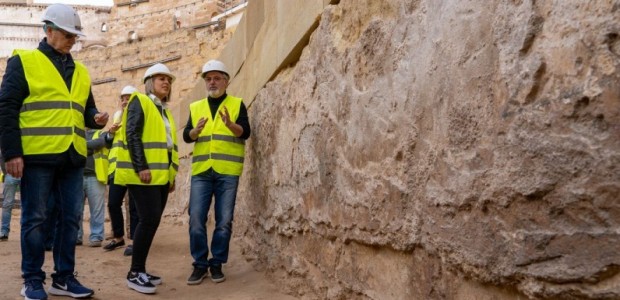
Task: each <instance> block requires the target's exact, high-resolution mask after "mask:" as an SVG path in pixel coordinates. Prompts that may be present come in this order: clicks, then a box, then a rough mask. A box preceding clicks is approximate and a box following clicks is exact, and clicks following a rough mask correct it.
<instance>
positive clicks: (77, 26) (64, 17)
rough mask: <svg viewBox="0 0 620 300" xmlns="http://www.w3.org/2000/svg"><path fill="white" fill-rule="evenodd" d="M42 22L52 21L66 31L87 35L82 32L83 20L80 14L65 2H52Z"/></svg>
mask: <svg viewBox="0 0 620 300" xmlns="http://www.w3.org/2000/svg"><path fill="white" fill-rule="evenodd" d="M41 21H42V22H52V23H54V25H55V26H56V27H58V28H60V29H62V30H64V31H66V32H69V33H73V34H77V35H80V36H86V35H85V34H84V33H82V22H80V16H78V14H77V12H76V11H75V10H74V9H73V7H71V6H68V5H65V4H59V3H57V4H52V5H50V6H48V7H47V9H46V10H45V13H44V14H43V17H42V18H41Z"/></svg>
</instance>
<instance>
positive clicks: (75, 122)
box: [0, 4, 109, 299]
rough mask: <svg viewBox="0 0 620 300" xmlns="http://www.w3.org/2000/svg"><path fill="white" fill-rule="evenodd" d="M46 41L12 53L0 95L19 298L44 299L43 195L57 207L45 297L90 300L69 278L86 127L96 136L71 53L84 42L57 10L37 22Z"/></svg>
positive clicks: (84, 76)
mask: <svg viewBox="0 0 620 300" xmlns="http://www.w3.org/2000/svg"><path fill="white" fill-rule="evenodd" d="M42 21H43V22H44V23H45V24H44V26H43V29H44V31H45V36H46V37H45V38H44V39H43V40H42V41H41V42H40V43H39V47H38V48H37V49H34V50H15V52H14V56H13V57H11V58H10V59H9V60H8V62H7V67H6V72H5V74H4V78H3V82H2V86H1V88H0V130H1V132H0V135H1V137H0V146H1V147H2V154H3V155H4V157H5V159H6V169H7V172H8V173H9V174H11V176H13V177H15V178H21V201H22V202H21V204H22V215H21V216H22V218H21V225H22V226H21V249H22V264H21V269H22V277H23V278H24V285H23V288H22V291H21V294H22V295H23V296H24V297H25V298H26V299H47V293H46V291H45V288H44V286H43V282H44V281H45V278H46V274H45V272H44V271H43V270H42V266H43V262H44V260H45V245H44V240H45V233H46V230H45V228H44V227H45V226H44V224H45V221H46V215H47V213H46V211H47V201H48V199H49V198H50V195H51V196H52V197H53V198H54V201H55V203H56V207H58V208H59V211H60V214H59V216H58V224H59V226H58V230H57V232H56V236H55V239H54V247H53V257H54V271H55V272H54V273H53V274H52V284H51V287H50V288H49V292H50V293H51V294H54V295H64V296H71V297H74V298H85V297H90V296H92V295H93V294H94V292H93V290H92V289H89V288H86V287H84V286H83V285H82V284H81V283H80V282H79V281H78V280H77V279H76V278H75V275H74V274H75V244H76V241H77V233H78V222H79V218H80V213H81V210H80V208H81V205H80V204H81V203H82V201H84V198H83V194H82V188H83V181H82V179H83V172H84V165H85V162H86V155H87V149H86V138H85V128H86V127H88V128H94V129H101V128H103V127H104V126H105V124H106V123H107V121H108V117H109V116H108V114H107V113H105V112H102V113H100V112H99V111H98V110H97V107H96V106H95V100H94V98H93V95H92V93H91V86H90V82H91V79H90V76H89V74H88V70H87V69H86V67H85V66H84V65H83V64H81V63H79V62H77V61H74V60H73V57H72V56H71V54H70V52H69V51H70V50H71V48H72V47H73V45H74V44H75V42H76V39H77V36H78V35H79V36H83V35H84V34H83V33H82V31H81V30H82V27H81V23H80V18H79V16H78V14H77V13H76V11H75V10H74V9H73V8H72V7H70V6H67V5H64V4H53V5H50V6H48V8H47V9H46V10H45V13H44V15H43V18H42Z"/></svg>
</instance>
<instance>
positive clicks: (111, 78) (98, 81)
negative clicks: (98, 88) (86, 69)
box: [93, 77, 116, 85]
mask: <svg viewBox="0 0 620 300" xmlns="http://www.w3.org/2000/svg"><path fill="white" fill-rule="evenodd" d="M114 81H116V78H114V77H110V78H102V79H96V80H93V85H99V84H104V83H108V82H114Z"/></svg>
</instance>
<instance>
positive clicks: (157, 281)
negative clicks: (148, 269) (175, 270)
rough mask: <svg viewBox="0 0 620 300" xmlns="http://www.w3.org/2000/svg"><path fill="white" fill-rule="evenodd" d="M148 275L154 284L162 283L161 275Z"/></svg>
mask: <svg viewBox="0 0 620 300" xmlns="http://www.w3.org/2000/svg"><path fill="white" fill-rule="evenodd" d="M146 277H147V278H148V279H149V281H150V282H151V283H152V284H153V285H160V284H161V277H159V276H155V275H152V274H149V273H146Z"/></svg>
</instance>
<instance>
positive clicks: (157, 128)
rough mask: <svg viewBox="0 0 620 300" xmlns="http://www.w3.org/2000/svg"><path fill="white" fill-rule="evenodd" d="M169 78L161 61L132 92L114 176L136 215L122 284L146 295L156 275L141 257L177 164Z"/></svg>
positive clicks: (144, 255) (145, 253)
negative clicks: (126, 192) (139, 88)
mask: <svg viewBox="0 0 620 300" xmlns="http://www.w3.org/2000/svg"><path fill="white" fill-rule="evenodd" d="M174 79H175V76H174V75H172V73H171V72H170V70H169V69H168V67H166V66H165V65H163V64H155V65H153V66H152V67H150V68H148V69H147V70H146V72H145V74H144V85H145V94H141V93H138V92H135V93H133V94H132V95H131V97H130V100H129V104H128V105H127V109H126V110H125V111H124V112H123V117H122V121H121V130H120V131H119V132H120V133H121V134H122V136H121V137H120V138H119V139H118V141H120V142H122V143H123V146H122V147H120V148H119V150H118V153H117V160H116V175H115V176H114V181H115V183H116V184H120V185H126V186H127V189H128V190H129V193H130V194H131V196H132V197H133V200H134V201H135V205H136V210H137V211H138V218H139V221H138V226H137V227H136V231H135V233H134V243H133V254H132V257H131V269H130V270H129V273H128V274H127V285H128V286H129V288H131V289H134V290H136V291H138V292H140V293H145V294H152V293H155V290H156V288H155V285H157V284H161V278H159V277H158V276H154V275H151V274H148V273H147V272H146V259H147V256H148V253H149V249H150V247H151V244H152V242H153V237H154V236H155V233H156V231H157V228H158V227H159V222H160V220H161V216H162V213H163V211H164V208H165V207H166V201H167V200H168V193H169V192H171V191H173V190H174V177H175V176H176V173H177V170H178V166H179V155H178V153H177V142H176V127H175V122H174V119H173V118H172V114H171V113H170V110H169V109H168V107H167V103H168V102H170V91H171V88H172V83H173V82H174Z"/></svg>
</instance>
